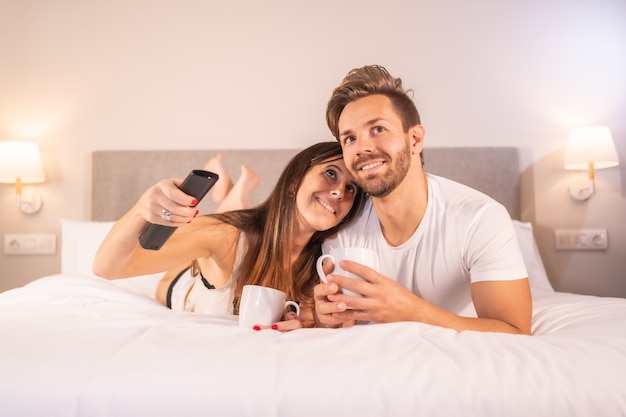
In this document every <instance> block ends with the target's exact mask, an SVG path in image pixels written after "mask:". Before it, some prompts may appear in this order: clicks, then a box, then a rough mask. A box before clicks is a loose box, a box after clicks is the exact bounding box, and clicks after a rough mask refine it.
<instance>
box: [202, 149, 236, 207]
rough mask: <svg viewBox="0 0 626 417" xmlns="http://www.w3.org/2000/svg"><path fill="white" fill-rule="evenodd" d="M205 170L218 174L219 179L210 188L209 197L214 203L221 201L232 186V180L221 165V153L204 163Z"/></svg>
mask: <svg viewBox="0 0 626 417" xmlns="http://www.w3.org/2000/svg"><path fill="white" fill-rule="evenodd" d="M204 169H205V170H206V171H211V172H213V173H215V174H217V175H218V176H219V180H218V181H217V182H216V183H215V185H214V186H213V188H212V189H211V197H212V198H213V201H215V202H216V203H222V201H223V200H224V199H225V198H226V196H227V195H228V193H229V192H230V190H232V188H233V181H232V180H231V179H230V177H229V176H228V174H227V173H226V171H225V170H224V166H223V165H222V154H221V153H218V154H217V155H215V156H214V157H213V158H211V159H209V160H208V161H207V163H206V164H204Z"/></svg>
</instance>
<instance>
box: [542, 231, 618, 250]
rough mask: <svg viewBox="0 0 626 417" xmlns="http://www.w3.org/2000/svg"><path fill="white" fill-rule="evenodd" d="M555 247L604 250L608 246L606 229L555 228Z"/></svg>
mask: <svg viewBox="0 0 626 417" xmlns="http://www.w3.org/2000/svg"><path fill="white" fill-rule="evenodd" d="M554 238H555V241H556V242H555V246H556V249H561V250H604V249H607V248H608V247H609V242H608V236H607V231H606V229H556V230H555V231H554Z"/></svg>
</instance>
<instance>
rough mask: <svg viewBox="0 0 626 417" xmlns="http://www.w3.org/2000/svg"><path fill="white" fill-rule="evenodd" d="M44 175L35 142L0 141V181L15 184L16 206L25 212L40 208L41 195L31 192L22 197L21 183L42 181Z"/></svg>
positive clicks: (34, 211)
mask: <svg viewBox="0 0 626 417" xmlns="http://www.w3.org/2000/svg"><path fill="white" fill-rule="evenodd" d="M44 180H45V176H44V173H43V166H42V164H41V155H40V154H39V148H38V147H37V144H36V143H33V142H22V141H0V183H9V184H15V194H16V196H17V197H16V201H17V207H18V208H19V209H20V210H22V211H23V212H25V213H28V214H31V213H36V212H37V211H39V209H40V208H41V204H42V203H41V197H40V196H39V195H38V194H35V193H31V194H30V195H29V198H22V184H30V183H38V182H43V181H44Z"/></svg>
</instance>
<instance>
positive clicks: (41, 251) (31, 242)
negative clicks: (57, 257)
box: [4, 234, 57, 255]
mask: <svg viewBox="0 0 626 417" xmlns="http://www.w3.org/2000/svg"><path fill="white" fill-rule="evenodd" d="M56 252H57V236H56V235H55V234H13V235H4V253H5V255H54V254H55V253H56Z"/></svg>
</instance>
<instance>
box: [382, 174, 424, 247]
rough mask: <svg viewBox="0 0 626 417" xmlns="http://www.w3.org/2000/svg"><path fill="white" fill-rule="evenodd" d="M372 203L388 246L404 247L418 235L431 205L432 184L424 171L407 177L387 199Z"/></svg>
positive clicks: (383, 198)
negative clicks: (417, 231) (418, 229)
mask: <svg viewBox="0 0 626 417" xmlns="http://www.w3.org/2000/svg"><path fill="white" fill-rule="evenodd" d="M372 204H373V206H374V210H376V215H377V216H378V219H379V221H380V227H381V229H382V231H383V236H384V237H385V240H386V241H387V243H388V244H389V245H391V246H400V245H401V244H403V243H404V242H406V241H407V240H408V239H409V238H410V237H411V236H412V235H413V233H415V230H416V229H417V227H418V226H419V224H420V223H421V221H422V219H423V218H424V213H425V212H426V206H427V205H428V181H427V179H426V175H425V174H424V173H423V172H422V170H421V169H420V170H419V171H417V170H416V172H411V171H409V173H408V174H407V176H406V177H405V179H404V180H403V181H402V183H401V184H400V185H398V187H397V188H396V189H395V190H393V191H392V192H391V194H389V195H388V196H386V197H379V198H376V197H373V198H372Z"/></svg>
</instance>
